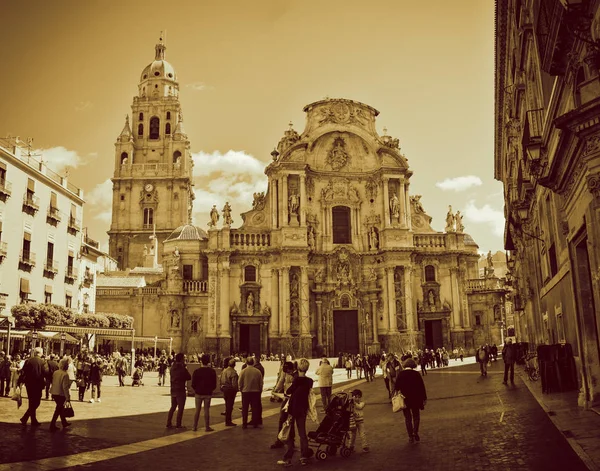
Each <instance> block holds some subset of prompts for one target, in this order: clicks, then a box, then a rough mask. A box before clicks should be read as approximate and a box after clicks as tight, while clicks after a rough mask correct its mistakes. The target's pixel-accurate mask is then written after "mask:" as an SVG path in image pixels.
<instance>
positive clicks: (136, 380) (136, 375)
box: [131, 366, 144, 387]
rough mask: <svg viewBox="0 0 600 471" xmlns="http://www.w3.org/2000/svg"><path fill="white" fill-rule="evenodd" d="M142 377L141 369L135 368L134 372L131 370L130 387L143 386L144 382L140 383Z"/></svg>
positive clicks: (142, 371)
mask: <svg viewBox="0 0 600 471" xmlns="http://www.w3.org/2000/svg"><path fill="white" fill-rule="evenodd" d="M143 377H144V370H143V368H141V367H139V366H138V367H137V368H136V369H135V370H133V376H132V377H131V380H132V381H131V386H132V387H133V386H143V385H144V382H143V381H142V378H143Z"/></svg>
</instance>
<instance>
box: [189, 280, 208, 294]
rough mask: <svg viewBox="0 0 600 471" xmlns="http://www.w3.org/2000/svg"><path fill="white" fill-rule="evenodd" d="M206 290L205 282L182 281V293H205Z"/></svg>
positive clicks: (206, 284)
mask: <svg viewBox="0 0 600 471" xmlns="http://www.w3.org/2000/svg"><path fill="white" fill-rule="evenodd" d="M207 288H208V282H207V281H206V280H183V291H185V292H186V293H206V292H207Z"/></svg>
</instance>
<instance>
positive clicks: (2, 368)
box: [0, 352, 10, 397]
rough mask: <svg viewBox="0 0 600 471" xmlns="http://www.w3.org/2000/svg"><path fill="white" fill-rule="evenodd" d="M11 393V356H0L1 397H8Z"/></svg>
mask: <svg viewBox="0 0 600 471" xmlns="http://www.w3.org/2000/svg"><path fill="white" fill-rule="evenodd" d="M9 392H10V355H8V354H6V355H5V354H4V352H2V356H0V397H2V396H6V397H8V393H9Z"/></svg>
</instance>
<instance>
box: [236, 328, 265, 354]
mask: <svg viewBox="0 0 600 471" xmlns="http://www.w3.org/2000/svg"><path fill="white" fill-rule="evenodd" d="M260 351H261V349H260V325H259V324H240V352H241V353H243V352H246V353H248V354H249V355H252V354H253V353H254V354H256V355H259V354H260Z"/></svg>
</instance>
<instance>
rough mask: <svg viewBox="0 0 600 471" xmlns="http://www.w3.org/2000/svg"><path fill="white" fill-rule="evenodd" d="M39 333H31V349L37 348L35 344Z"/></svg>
mask: <svg viewBox="0 0 600 471" xmlns="http://www.w3.org/2000/svg"><path fill="white" fill-rule="evenodd" d="M37 338H38V333H37V332H36V331H35V330H34V331H33V332H32V333H31V349H32V350H33V349H34V348H35V344H36V343H37Z"/></svg>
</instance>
